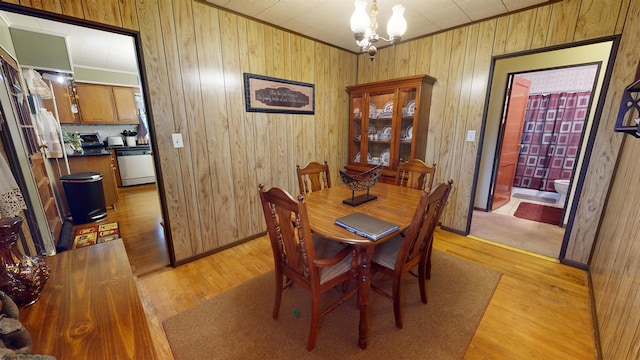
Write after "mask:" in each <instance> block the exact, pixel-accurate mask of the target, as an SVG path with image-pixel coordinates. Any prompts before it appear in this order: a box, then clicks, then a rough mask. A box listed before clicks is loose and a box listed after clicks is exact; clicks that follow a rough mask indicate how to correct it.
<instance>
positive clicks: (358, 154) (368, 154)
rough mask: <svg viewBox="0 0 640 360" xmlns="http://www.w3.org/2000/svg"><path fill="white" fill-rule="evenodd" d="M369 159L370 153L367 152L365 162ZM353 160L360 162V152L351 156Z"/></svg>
mask: <svg viewBox="0 0 640 360" xmlns="http://www.w3.org/2000/svg"><path fill="white" fill-rule="evenodd" d="M370 161H371V154H370V153H367V162H370ZM353 162H360V152H358V153H357V154H356V157H355V158H353Z"/></svg>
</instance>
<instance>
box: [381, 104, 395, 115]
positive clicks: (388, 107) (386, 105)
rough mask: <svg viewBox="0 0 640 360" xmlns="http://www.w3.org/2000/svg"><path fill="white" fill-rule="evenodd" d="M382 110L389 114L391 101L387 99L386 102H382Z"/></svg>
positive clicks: (391, 110) (391, 105)
mask: <svg viewBox="0 0 640 360" xmlns="http://www.w3.org/2000/svg"><path fill="white" fill-rule="evenodd" d="M382 112H385V113H389V114H391V113H392V112H393V101H388V102H387V103H386V104H384V107H383V108H382Z"/></svg>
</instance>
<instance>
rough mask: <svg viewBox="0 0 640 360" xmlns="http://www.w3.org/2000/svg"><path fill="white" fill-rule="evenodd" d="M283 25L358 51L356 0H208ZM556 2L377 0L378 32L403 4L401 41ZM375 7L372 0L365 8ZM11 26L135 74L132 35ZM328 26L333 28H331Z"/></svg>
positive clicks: (13, 19) (35, 23) (38, 24)
mask: <svg viewBox="0 0 640 360" xmlns="http://www.w3.org/2000/svg"><path fill="white" fill-rule="evenodd" d="M204 1H206V2H208V3H211V4H213V5H216V6H218V7H221V8H225V9H228V10H231V11H233V12H236V13H239V14H243V15H246V16H249V17H251V18H254V19H257V20H260V21H262V22H265V23H269V24H273V25H275V26H278V27H280V28H284V29H288V30H291V31H293V32H296V33H298V34H302V35H305V36H307V37H310V38H313V39H317V40H320V41H322V42H324V43H327V44H331V45H334V46H336V47H339V48H342V49H345V50H349V51H353V52H358V51H359V49H358V46H357V45H356V43H355V40H354V38H353V33H352V32H351V29H350V25H349V20H350V18H351V14H352V13H353V10H354V8H355V6H354V2H353V1H352V0H324V1H317V0H315V1H312V0H204ZM556 1H558V0H379V1H378V8H379V12H378V18H377V20H378V23H379V27H378V34H379V35H380V36H383V37H386V36H387V34H386V22H387V20H388V19H389V17H390V15H391V7H392V6H393V5H395V4H402V5H404V7H405V13H404V15H405V19H406V20H407V24H408V27H407V32H406V33H405V35H404V36H403V37H402V38H403V40H408V39H413V38H417V37H421V36H424V35H428V34H432V33H436V32H439V31H442V30H446V29H450V28H453V27H456V26H460V25H464V24H468V23H471V22H475V21H479V20H482V19H487V18H490V17H494V16H498V15H501V14H505V13H509V12H513V11H517V10H521V9H525V8H529V7H533V6H538V5H542V4H546V3H550V2H556ZM370 8H371V2H370V1H368V5H367V11H369V10H370ZM0 17H2V18H3V19H4V20H5V22H6V23H7V24H8V25H9V26H13V27H17V28H21V29H31V30H34V31H42V32H47V33H50V34H57V35H60V36H64V37H66V38H67V45H68V47H69V52H70V57H71V61H72V63H73V64H74V65H75V66H84V67H92V68H100V69H109V70H114V71H123V72H130V73H137V72H138V68H137V61H136V55H135V48H134V45H133V39H132V38H131V37H129V36H125V35H120V34H114V33H110V32H105V31H99V30H94V29H89V28H84V27H79V26H75V25H70V24H65V23H60V22H55V21H48V20H44V19H39V18H36V17H31V16H24V15H19V14H15V13H11V12H6V11H3V12H0ZM328 29H332V31H329V30H328Z"/></svg>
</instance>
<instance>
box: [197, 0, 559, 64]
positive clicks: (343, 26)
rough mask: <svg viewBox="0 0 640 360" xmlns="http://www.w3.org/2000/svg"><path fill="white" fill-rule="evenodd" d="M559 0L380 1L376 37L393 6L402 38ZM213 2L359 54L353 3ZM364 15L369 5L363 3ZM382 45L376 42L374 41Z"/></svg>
mask: <svg viewBox="0 0 640 360" xmlns="http://www.w3.org/2000/svg"><path fill="white" fill-rule="evenodd" d="M556 1H557V0H379V1H378V17H377V20H378V31H377V32H378V35H380V36H382V37H388V35H387V21H388V20H389V18H390V17H391V8H392V7H393V5H396V4H402V5H404V7H405V12H404V16H405V19H406V20H407V32H406V33H405V34H404V36H403V37H402V39H403V40H407V39H413V38H417V37H421V36H424V35H427V34H433V33H436V32H439V31H442V30H445V29H450V28H453V27H456V26H460V25H464V24H468V23H471V22H475V21H478V20H483V19H487V18H490V17H494V16H498V15H501V14H505V13H509V12H513V11H517V10H521V9H525V8H529V7H532V6H537V5H541V4H546V3H550V2H556ZM206 2H209V3H211V4H214V5H217V6H219V7H222V8H225V9H229V10H232V11H235V12H237V13H240V14H244V15H247V16H250V17H252V18H255V19H258V20H261V21H264V22H266V23H269V24H274V25H276V26H279V27H281V28H284V29H288V30H291V31H294V32H296V33H299V34H302V35H305V36H308V37H310V38H313V39H318V40H321V41H323V42H325V43H327V44H331V45H335V46H337V47H339V48H342V49H345V50H350V51H354V52H358V51H359V48H358V46H357V45H356V43H355V40H354V38H353V33H352V32H351V27H350V19H351V14H353V10H354V9H355V5H354V1H353V0H324V1H318V0H315V1H313V0H206ZM367 3H368V5H367V12H369V11H370V9H371V1H367ZM378 44H380V43H378Z"/></svg>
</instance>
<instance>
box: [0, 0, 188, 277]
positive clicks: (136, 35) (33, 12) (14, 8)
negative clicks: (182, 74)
mask: <svg viewBox="0 0 640 360" xmlns="http://www.w3.org/2000/svg"><path fill="white" fill-rule="evenodd" d="M0 11H9V12H14V13H18V14H22V15H26V16H33V17H37V18H42V19H46V20H50V21H58V22H62V23H67V24H71V25H76V26H81V27H87V28H91V29H96V30H100V31H107V32H112V33H116V34H120V35H125V36H130V37H131V38H132V40H133V44H134V48H135V52H136V57H137V63H138V75H139V76H140V85H141V86H142V89H143V91H142V95H143V99H144V103H145V110H146V115H147V124H148V128H149V129H148V130H149V137H150V138H151V149H152V151H153V152H154V153H155V154H159V153H160V152H159V151H158V142H157V141H156V139H157V136H156V131H155V126H154V123H155V121H154V116H153V109H152V107H151V97H150V94H149V91H148V89H149V88H150V87H149V83H148V80H147V79H148V76H147V72H146V68H145V66H144V64H145V62H144V56H143V51H142V46H141V43H142V38H141V36H140V32H139V31H135V30H130V29H125V28H121V27H116V26H111V25H107V24H102V23H97V22H93V21H88V20H83V19H79V18H74V17H70V16H66V15H62V14H56V13H51V12H46V11H42V10H38V9H34V8H26V7H23V6H19V5H14V4H10V3H5V2H0ZM153 161H154V166H155V170H156V185H157V187H158V196H159V198H160V208H161V210H162V219H163V222H164V226H163V230H164V233H165V242H166V246H167V250H168V253H169V260H170V262H171V266H176V259H175V252H174V250H173V239H172V236H171V224H170V219H169V217H168V216H167V214H168V208H167V201H166V198H165V196H164V193H165V186H164V181H163V178H162V176H161V174H162V165H161V164H160V158H159V157H158V156H154V157H153Z"/></svg>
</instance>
